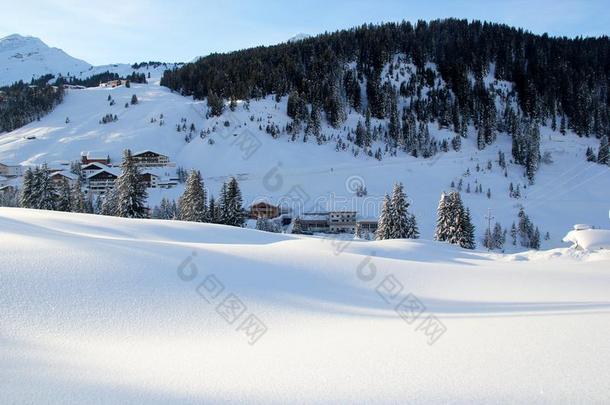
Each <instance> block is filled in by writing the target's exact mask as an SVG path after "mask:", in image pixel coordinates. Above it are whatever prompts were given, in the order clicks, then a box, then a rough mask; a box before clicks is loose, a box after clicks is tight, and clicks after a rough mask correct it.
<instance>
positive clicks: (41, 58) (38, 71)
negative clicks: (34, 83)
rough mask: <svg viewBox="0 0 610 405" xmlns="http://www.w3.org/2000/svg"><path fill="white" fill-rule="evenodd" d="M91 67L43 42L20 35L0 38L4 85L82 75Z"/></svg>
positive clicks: (0, 71)
mask: <svg viewBox="0 0 610 405" xmlns="http://www.w3.org/2000/svg"><path fill="white" fill-rule="evenodd" d="M90 68H91V65H90V64H89V63H87V62H85V61H83V60H80V59H77V58H74V57H72V56H70V55H68V54H67V53H65V52H64V51H62V50H61V49H58V48H51V47H49V46H48V45H47V44H45V43H44V42H42V41H41V40H40V39H38V38H35V37H29V36H28V37H24V36H21V35H18V34H13V35H9V36H7V37H4V38H2V39H0V86H3V85H8V84H11V83H14V82H16V81H19V80H23V81H30V80H31V79H33V78H37V77H40V76H43V75H45V74H49V73H50V74H53V75H57V74H62V75H66V76H67V75H79V74H80V72H84V71H87V70H89V69H90Z"/></svg>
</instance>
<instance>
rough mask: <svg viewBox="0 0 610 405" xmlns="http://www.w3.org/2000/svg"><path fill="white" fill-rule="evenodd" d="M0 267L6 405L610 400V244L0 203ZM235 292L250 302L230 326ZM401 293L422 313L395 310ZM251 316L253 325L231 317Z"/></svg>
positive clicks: (1, 383) (1, 376) (0, 375)
mask: <svg viewBox="0 0 610 405" xmlns="http://www.w3.org/2000/svg"><path fill="white" fill-rule="evenodd" d="M0 263H1V265H0V322H1V323H0V392H2V402H4V403H167V402H170V401H175V402H181V403H201V402H206V403H209V402H249V403H288V402H291V403H295V402H297V403H324V402H327V403H338V402H342V403H348V402H360V403H362V402H372V403H375V402H384V403H388V402H393V403H406V402H409V403H424V402H425V403H430V402H432V403H447V402H458V403H472V402H494V403H498V402H506V403H515V402H521V403H525V402H529V403H532V402H535V403H558V402H562V403H601V402H604V401H605V400H607V399H608V398H609V397H610V385H608V364H610V340H609V339H608V336H609V334H610V271H609V269H610V255H609V253H608V251H599V252H594V253H584V252H577V251H573V250H570V249H555V250H550V251H546V252H537V253H536V252H529V253H520V254H515V255H495V254H487V253H480V252H472V251H464V250H461V249H458V248H456V247H453V246H449V245H445V244H440V243H436V242H432V241H429V240H417V241H407V240H393V241H383V242H367V241H352V242H349V243H347V242H343V243H338V242H336V241H329V240H325V239H321V238H315V237H297V236H292V235H281V234H271V233H263V232H258V231H254V230H247V229H238V228H231V227H226V226H220V225H210V224H194V223H184V222H179V221H156V220H127V219H120V218H110V217H101V216H93V215H84V214H67V213H58V212H45V211H35V210H25V209H11V208H1V209H0ZM212 275H213V277H212ZM202 283H204V284H203V286H202ZM220 286H222V287H223V288H222V289H220ZM399 287H401V288H399ZM210 292H211V293H210ZM204 297H205V298H204ZM227 297H230V300H231V299H232V300H233V302H236V301H235V300H234V298H237V299H238V300H239V302H240V303H241V304H242V306H239V305H238V307H239V308H238V309H239V311H237V312H240V311H241V312H243V313H240V316H239V317H238V318H237V319H235V320H233V319H230V320H232V321H233V322H232V323H229V322H228V321H226V320H225V318H224V317H223V316H222V315H221V314H224V315H226V312H224V311H223V308H224V306H223V305H222V303H223V302H225V301H226V300H227V299H229V298H227ZM231 297H232V298H231ZM407 298H408V299H409V300H410V301H408V302H411V303H421V305H422V306H417V305H416V306H410V308H411V309H412V310H411V311H398V312H397V311H396V310H395V307H396V305H397V304H398V303H400V302H407V301H403V300H405V299H407ZM206 299H207V300H206ZM208 300H209V302H208ZM413 308H419V310H415V309H413ZM403 309H404V308H403ZM252 315H253V316H255V317H256V319H257V320H259V321H260V322H261V324H262V325H264V327H265V328H266V331H265V332H264V333H262V334H261V333H258V335H255V334H251V335H249V334H248V333H246V332H247V331H248V329H244V328H243V327H242V326H241V325H242V324H243V322H244V321H245V320H246V319H248V318H250V319H252V318H251V316H252ZM401 316H402V317H401ZM430 320H436V323H435V325H436V328H431V327H429V322H431V321H430ZM426 322H428V323H426ZM250 332H251V330H250ZM253 336H254V338H253ZM253 340H254V342H253ZM251 343H253V344H251Z"/></svg>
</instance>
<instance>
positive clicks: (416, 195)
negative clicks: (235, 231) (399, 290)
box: [0, 72, 610, 251]
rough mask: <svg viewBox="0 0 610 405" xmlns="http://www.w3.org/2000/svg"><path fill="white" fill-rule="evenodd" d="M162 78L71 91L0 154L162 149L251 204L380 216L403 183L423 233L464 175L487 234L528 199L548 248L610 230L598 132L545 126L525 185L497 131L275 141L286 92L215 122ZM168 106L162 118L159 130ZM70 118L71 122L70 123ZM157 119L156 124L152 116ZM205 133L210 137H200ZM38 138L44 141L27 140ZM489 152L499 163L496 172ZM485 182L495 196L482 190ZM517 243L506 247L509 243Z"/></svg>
mask: <svg viewBox="0 0 610 405" xmlns="http://www.w3.org/2000/svg"><path fill="white" fill-rule="evenodd" d="M159 74H160V72H159ZM154 82H158V76H157V78H156V79H151V84H132V87H131V88H129V89H128V88H125V87H118V88H114V89H108V88H90V89H86V90H68V91H67V92H66V96H65V100H64V102H63V103H62V104H61V105H59V106H57V107H56V108H55V110H54V111H53V112H52V113H50V114H48V115H47V116H45V117H43V118H41V120H40V121H36V122H33V123H31V124H29V125H27V126H25V127H23V128H20V129H18V130H15V131H13V132H11V133H7V134H0V162H16V163H22V164H26V165H30V164H41V163H44V162H47V163H49V164H50V165H51V166H59V165H60V162H69V161H72V160H78V159H79V156H80V153H81V152H82V151H98V152H100V153H101V154H103V155H104V156H105V155H106V154H109V155H110V156H111V158H112V159H113V160H114V161H115V162H118V160H119V159H120V156H121V152H122V150H123V149H125V148H131V149H132V150H134V151H138V150H142V149H154V150H157V151H159V152H161V153H165V154H167V155H168V156H169V157H170V159H171V160H172V161H173V162H176V164H177V165H179V166H183V167H184V168H186V169H190V168H196V169H199V170H201V171H202V174H203V177H204V180H205V183H206V186H207V187H208V189H209V193H210V194H215V195H218V191H219V188H220V185H221V183H222V182H223V181H225V180H226V179H227V178H228V177H229V176H231V175H234V176H237V178H238V179H239V181H240V185H241V187H242V191H243V192H244V200H245V202H246V203H249V202H251V201H254V200H257V199H269V200H270V201H272V202H276V201H278V200H280V199H282V198H283V197H285V196H295V195H296V196H297V198H298V199H299V200H300V202H299V203H298V204H297V206H298V207H301V206H302V207H303V208H304V209H306V210H313V209H327V208H347V209H356V210H358V211H359V214H360V216H362V217H375V216H377V215H378V211H379V203H380V201H381V199H382V196H383V194H384V193H385V192H390V191H391V188H392V184H393V182H395V181H402V182H403V183H404V184H405V190H406V192H407V194H408V196H409V197H410V198H411V200H412V205H411V208H410V209H411V210H412V211H413V212H414V213H415V214H416V216H417V220H418V222H419V226H420V230H421V234H422V237H424V238H431V237H432V235H433V232H434V226H435V218H436V212H435V210H436V206H437V204H438V200H439V196H440V193H441V192H442V191H443V190H448V189H449V187H450V184H451V182H452V181H453V182H454V184H455V185H456V186H457V184H458V183H459V180H460V179H461V180H462V182H463V190H462V197H463V199H464V201H465V204H466V206H468V207H469V208H470V209H471V211H472V214H473V218H474V223H475V226H476V227H477V236H478V237H479V239H480V238H482V236H483V232H484V230H485V228H486V227H487V220H486V218H485V216H486V214H487V209H488V208H491V210H492V216H493V217H494V220H493V222H495V221H499V222H500V223H501V224H502V225H503V226H504V227H507V228H509V227H510V226H511V224H512V222H513V221H517V212H518V210H519V207H521V206H523V207H525V210H526V212H527V214H528V215H529V216H530V217H531V218H532V220H533V221H534V223H535V225H537V226H539V227H540V231H541V234H542V235H543V236H544V234H545V233H546V232H549V233H550V235H549V236H550V240H548V241H546V240H543V241H542V247H543V248H544V249H546V248H554V247H562V246H565V244H564V242H562V237H563V236H564V235H565V233H566V231H567V230H569V229H571V228H572V225H573V224H575V223H588V224H591V225H595V226H597V227H607V226H608V222H607V221H608V214H607V213H608V209H609V208H610V207H609V206H608V202H609V201H610V187H609V184H610V183H609V180H608V179H609V177H608V175H609V174H610V170H609V168H608V167H604V166H601V165H597V164H595V163H589V162H585V159H584V156H585V150H586V148H587V146H592V147H594V148H595V149H597V140H595V139H594V138H591V139H590V138H578V137H577V136H575V135H573V134H568V135H566V136H562V135H560V134H559V133H553V132H552V131H550V129H549V128H546V127H543V128H542V146H541V150H542V152H547V151H548V152H551V153H552V156H553V163H550V164H543V165H542V166H541V168H540V170H539V172H538V174H537V179H536V184H535V185H534V186H531V187H529V186H528V187H527V189H524V188H523V187H524V185H526V183H527V182H526V181H525V179H524V178H523V168H522V167H521V166H516V165H513V164H509V165H508V177H505V176H504V172H503V170H501V169H500V168H499V167H498V165H497V156H498V151H499V150H502V151H503V152H504V153H505V154H506V157H507V160H508V159H509V158H510V150H511V143H510V137H509V136H507V135H505V134H500V135H499V138H498V141H497V142H496V143H495V144H494V145H492V146H489V147H487V148H486V149H485V150H483V151H478V150H477V148H476V145H475V138H476V137H475V135H474V133H473V132H474V129H473V128H471V134H470V136H469V138H468V139H465V140H464V141H463V142H462V143H463V147H462V150H461V151H460V152H454V151H450V152H448V153H439V154H438V155H436V156H435V157H433V158H431V159H422V158H414V157H412V156H407V155H406V154H404V153H401V154H399V155H398V156H396V157H391V156H389V155H386V156H384V158H383V160H382V161H378V160H376V159H374V158H373V157H368V156H365V155H364V154H362V153H361V154H360V155H359V156H357V157H354V156H352V154H351V152H350V151H349V150H347V151H339V152H337V151H336V150H335V141H330V142H329V143H327V144H324V145H317V144H316V143H315V141H314V140H313V139H312V137H310V139H309V140H308V142H307V143H304V142H303V140H302V138H298V139H297V140H296V141H294V142H291V141H290V136H289V135H287V134H281V135H280V136H279V138H278V139H273V138H272V137H271V136H270V135H269V134H267V133H266V132H265V127H266V125H267V124H268V123H270V122H272V123H275V124H277V125H278V126H279V127H283V126H284V125H286V124H287V123H288V122H289V121H290V119H289V118H288V116H287V115H286V97H284V98H283V99H282V100H281V101H280V102H279V103H276V102H275V100H274V99H273V97H268V98H265V99H263V100H259V101H256V100H252V101H251V102H250V103H249V104H248V105H247V104H245V103H242V102H239V103H238V105H237V107H236V109H235V111H231V110H230V109H228V108H227V109H226V112H225V113H224V114H223V116H222V117H218V118H210V119H207V118H206V116H205V112H206V110H207V105H206V102H205V101H193V100H192V99H191V98H186V97H181V96H179V95H177V94H175V93H171V92H170V91H169V90H168V89H166V88H162V87H159V86H158V85H157V84H155V83H154ZM132 94H136V95H137V97H138V99H139V104H138V105H136V106H130V107H129V108H125V107H124V105H125V103H126V102H129V100H130V99H131V96H132ZM109 95H110V96H111V97H112V98H113V99H114V100H115V101H116V103H115V105H113V106H109V102H108V100H107V98H108V96H109ZM107 113H112V114H116V115H117V116H118V118H119V120H118V122H115V123H110V124H106V125H102V124H99V120H100V119H101V118H102V116H103V115H105V114H107ZM161 114H163V117H164V118H163V120H164V122H165V125H163V126H159V118H160V115H161ZM66 117H69V118H70V122H69V123H68V124H66V123H65V121H66ZM151 118H155V119H157V122H154V123H151V122H150V121H151ZM183 118H184V119H185V120H186V124H185V126H186V128H187V132H182V131H181V132H177V130H176V126H177V125H182V124H183V122H182V119H183ZM251 119H252V120H251ZM358 119H359V115H357V114H355V113H353V112H351V113H350V114H349V116H348V118H347V121H346V123H345V127H342V128H339V129H337V130H335V129H332V128H330V127H328V126H327V125H324V127H323V129H322V130H323V132H324V133H326V134H327V135H328V136H329V137H332V136H334V137H337V136H341V137H343V139H345V132H346V131H345V128H350V127H351V128H354V127H355V126H356V123H357V121H358ZM374 121H375V120H374ZM225 122H228V124H229V126H228V127H225ZM191 124H194V125H195V128H196V129H195V131H194V133H193V139H192V141H191V142H190V143H187V142H185V139H184V138H185V135H186V134H188V133H189V131H188V127H190V125H191ZM373 124H374V125H375V122H374V123H373ZM201 131H204V137H205V139H202V138H201V137H200V136H199V134H200V132H201ZM430 131H431V134H432V136H434V137H436V138H437V139H439V140H440V139H443V138H446V139H448V138H450V137H452V136H453V133H452V132H449V131H447V130H438V129H437V128H436V126H434V125H431V126H430ZM208 132H209V134H208ZM32 137H35V138H36V139H28V138H32ZM210 139H211V140H213V141H214V143H213V144H210ZM379 145H380V146H381V144H379ZM490 160H491V161H492V169H491V170H488V169H487V163H488V161H490ZM477 165H479V167H480V171H479V172H477V170H476V166H477ZM171 170H172V171H173V170H174V169H171ZM467 171H469V172H470V174H469V175H468V174H467ZM510 182H513V183H514V184H515V186H516V185H517V184H520V185H521V187H522V189H521V193H522V198H520V199H514V198H509V197H508V188H509V183H510ZM358 184H364V185H365V186H366V188H367V190H368V195H367V197H366V198H358V197H356V195H355V194H354V190H355V186H356V185H358ZM468 184H470V187H471V190H472V191H473V192H472V193H470V194H468V193H466V189H467V185H468ZM477 184H481V185H482V187H483V190H484V193H482V194H476V193H474V189H475V186H476V185H477ZM488 188H489V189H490V190H491V199H488V198H487V197H486V195H485V192H486V191H487V189H488ZM181 192H182V188H181V187H178V188H176V189H172V190H151V191H150V199H149V203H150V204H151V205H154V204H156V203H158V202H159V201H160V199H161V197H163V196H166V197H169V198H178V197H179V195H180V194H181ZM493 222H492V225H493ZM520 249H522V248H521V247H520V246H516V247H512V246H508V250H509V251H510V250H513V251H514V250H520Z"/></svg>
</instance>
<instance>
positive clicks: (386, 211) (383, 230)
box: [376, 194, 394, 240]
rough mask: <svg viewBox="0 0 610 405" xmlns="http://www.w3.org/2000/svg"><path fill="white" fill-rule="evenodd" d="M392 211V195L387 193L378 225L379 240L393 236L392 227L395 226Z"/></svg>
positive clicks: (377, 235) (377, 236)
mask: <svg viewBox="0 0 610 405" xmlns="http://www.w3.org/2000/svg"><path fill="white" fill-rule="evenodd" d="M392 211H393V208H392V201H391V200H390V196H389V195H387V194H386V195H385V196H384V198H383V204H382V205H381V215H380V216H379V223H378V225H377V232H376V238H377V240H384V239H391V238H392V229H393V227H394V225H393V223H392Z"/></svg>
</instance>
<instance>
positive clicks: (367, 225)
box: [357, 219, 378, 233]
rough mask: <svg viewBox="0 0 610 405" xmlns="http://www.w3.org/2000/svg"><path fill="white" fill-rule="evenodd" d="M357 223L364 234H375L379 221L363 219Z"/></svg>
mask: <svg viewBox="0 0 610 405" xmlns="http://www.w3.org/2000/svg"><path fill="white" fill-rule="evenodd" d="M357 223H358V226H359V227H360V230H361V231H362V232H365V233H375V232H376V231H377V226H378V221H377V220H376V219H361V220H358V222H357Z"/></svg>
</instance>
